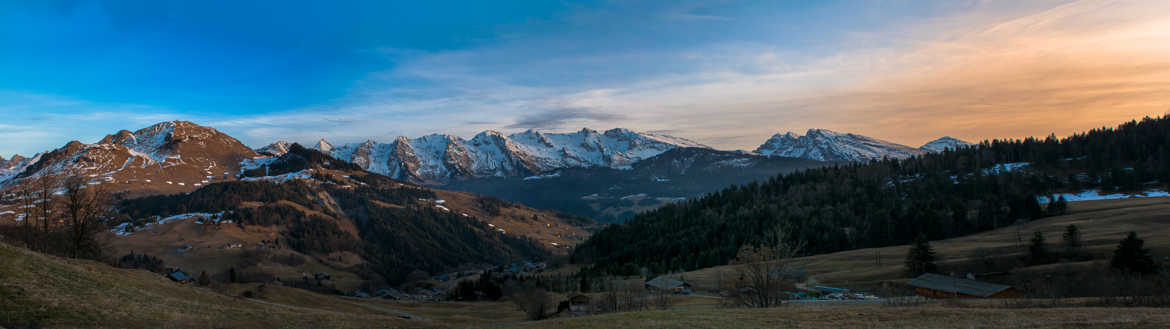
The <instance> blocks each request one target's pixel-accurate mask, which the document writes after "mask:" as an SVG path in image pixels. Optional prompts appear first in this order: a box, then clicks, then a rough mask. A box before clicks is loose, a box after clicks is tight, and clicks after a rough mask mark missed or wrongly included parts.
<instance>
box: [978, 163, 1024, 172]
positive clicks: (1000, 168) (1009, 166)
mask: <svg viewBox="0 0 1170 329" xmlns="http://www.w3.org/2000/svg"><path fill="white" fill-rule="evenodd" d="M1028 165H1029V163H1027V162H1012V163H1001V164H997V165H994V166H992V167H991V168H987V169H983V174H984V175H999V174H1001V173H1005V172H1008V173H1010V172H1012V171H1015V170H1017V169H1020V168H1023V167H1027V166H1028Z"/></svg>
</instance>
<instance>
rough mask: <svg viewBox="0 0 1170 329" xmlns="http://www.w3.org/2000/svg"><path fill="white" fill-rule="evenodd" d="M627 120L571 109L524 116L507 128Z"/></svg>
mask: <svg viewBox="0 0 1170 329" xmlns="http://www.w3.org/2000/svg"><path fill="white" fill-rule="evenodd" d="M622 119H625V116H623V115H618V114H613V113H606V112H600V111H596V110H593V109H589V108H580V107H570V108H558V109H552V110H547V111H543V112H538V113H531V114H527V115H524V116H522V117H520V118H519V119H517V120H516V122H515V123H512V124H511V125H509V126H507V128H513V129H551V128H560V127H562V126H564V125H565V123H567V122H569V121H572V120H590V121H614V120H622Z"/></svg>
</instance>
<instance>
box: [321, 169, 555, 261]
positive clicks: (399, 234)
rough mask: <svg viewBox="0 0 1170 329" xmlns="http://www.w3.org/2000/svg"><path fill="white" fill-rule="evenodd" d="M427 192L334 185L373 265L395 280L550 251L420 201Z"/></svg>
mask: <svg viewBox="0 0 1170 329" xmlns="http://www.w3.org/2000/svg"><path fill="white" fill-rule="evenodd" d="M393 191H397V192H396V193H398V194H395V193H392V192H393ZM411 191H414V192H411ZM414 193H417V194H414ZM423 194H429V195H430V196H432V197H433V194H431V192H430V191H426V190H420V189H414V188H399V189H386V188H379V189H375V188H371V187H359V188H355V189H334V190H332V191H331V195H332V196H333V198H334V200H336V201H337V203H338V205H340V206H341V208H343V209H345V212H346V215H347V216H348V217H349V218H350V219H352V220H353V221H354V223H356V224H357V227H358V231H359V232H360V234H361V238H362V240H363V241H365V242H366V243H365V244H364V251H365V253H364V255H366V256H368V257H367V259H368V260H369V261H370V262H371V263H372V264H373V269H374V271H376V272H378V274H380V275H382V276H383V277H385V278H386V279H387V280H388V281H389V282H391V283H399V282H403V281H405V280H406V276H407V275H408V274H410V273H411V272H413V271H415V270H420V271H423V272H428V273H438V272H440V271H443V270H446V269H450V268H454V267H458V266H460V265H466V264H500V263H505V262H510V261H515V260H520V259H531V258H538V257H543V256H545V255H546V253H545V252H544V251H543V250H542V249H540V248H539V247H537V243H536V242H534V241H532V240H530V239H528V238H524V237H516V236H511V235H505V234H501V233H497V232H495V230H493V229H491V228H490V227H488V226H487V224H484V223H482V222H480V221H478V220H475V219H472V218H468V217H465V216H463V215H461V214H457V213H454V212H451V211H444V210H440V209H438V208H436V207H434V205H432V204H429V203H427V202H420V201H419V200H418V199H419V198H418V197H419V196H420V195H423Z"/></svg>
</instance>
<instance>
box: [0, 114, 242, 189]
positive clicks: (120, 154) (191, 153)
mask: <svg viewBox="0 0 1170 329" xmlns="http://www.w3.org/2000/svg"><path fill="white" fill-rule="evenodd" d="M257 156H259V154H257V153H256V152H255V151H253V150H252V149H250V148H248V147H247V146H245V145H244V144H243V143H240V141H238V140H236V139H235V138H232V137H231V136H228V135H227V134H224V133H221V132H219V131H218V130H215V129H212V128H208V127H203V126H200V125H197V124H194V123H191V122H186V121H171V122H162V123H158V124H155V125H152V126H150V127H146V128H143V129H140V130H138V131H135V132H130V131H128V130H122V131H119V132H117V133H114V134H111V135H108V136H106V137H105V138H103V139H102V140H101V141H98V142H97V143H93V144H85V143H82V142H79V141H72V142H69V143H68V144H66V145H65V146H63V147H61V148H58V149H56V150H53V151H50V152H46V153H44V154H41V155H39V156H37V157H35V158H34V159H29V160H27V161H26V163H27V164H25V165H24V166H23V168H20V170H19V172H17V173H15V174H13V175H11V176H7V178H6V179H5V178H4V177H3V176H0V187H12V186H17V185H20V184H22V183H24V182H27V181H29V180H31V179H35V178H40V177H52V178H58V179H59V178H64V177H66V176H78V177H85V178H87V179H89V184H91V185H103V184H107V185H112V186H114V187H113V189H114V190H115V191H119V192H121V191H134V192H145V193H174V192H182V191H191V190H194V189H196V188H198V187H199V186H203V185H206V184H209V183H211V182H215V181H222V180H230V179H234V177H235V175H236V174H237V173H238V171H239V168H240V162H241V161H243V160H245V159H250V158H253V157H257ZM34 160H35V161H34ZM10 162H11V160H10ZM13 168H15V167H13Z"/></svg>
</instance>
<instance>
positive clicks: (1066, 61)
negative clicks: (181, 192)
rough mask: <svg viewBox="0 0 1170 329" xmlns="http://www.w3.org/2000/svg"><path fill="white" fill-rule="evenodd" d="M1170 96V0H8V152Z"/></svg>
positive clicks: (1050, 119)
mask: <svg viewBox="0 0 1170 329" xmlns="http://www.w3.org/2000/svg"><path fill="white" fill-rule="evenodd" d="M1166 113H1170V1H1164V0H1155V1H1110V0H1080V1H1054V0H1030V1H1017V0H937V1H925V0H906V1H898V0H843V1H835V0H825V1H732V0H726V1H724V0H712V1H637V0H635V1H580V2H579V1H503V2H487V1H368V2H362V1H352V2H348V1H347V2H344V3H342V4H333V3H329V4H325V3H323V2H316V1H314V2H309V1H271V2H267V1H254V2H246V3H244V2H240V3H237V2H235V1H108V2H105V1H54V0H48V1H14V0H0V156H4V157H10V156H11V155H12V154H17V153H19V154H24V155H30V154H33V153H37V152H42V151H46V150H50V149H53V148H57V147H60V146H61V145H64V144H65V143H67V142H69V141H71V140H80V141H83V142H90V143H92V142H96V141H98V140H100V139H101V138H102V137H103V136H105V135H106V134H111V133H114V132H116V131H118V130H121V129H128V130H136V129H139V128H143V127H145V126H148V125H150V124H153V123H157V122H161V121H170V120H188V121H193V122H196V123H199V124H202V125H207V126H211V127H214V128H217V129H219V130H221V131H223V132H225V133H228V134H230V135H232V136H234V137H236V138H238V139H240V140H241V141H243V142H245V143H246V144H248V145H250V146H253V147H260V146H263V145H266V144H268V143H270V142H273V141H276V140H289V141H295V142H301V143H312V142H315V141H317V140H318V139H321V138H326V139H328V140H329V141H331V142H333V143H335V144H338V143H351V142H361V141H365V140H368V139H372V140H377V141H390V140H392V139H393V138H394V137H396V136H399V135H404V136H408V137H417V136H421V135H425V134H431V133H447V134H454V135H459V136H464V137H470V136H472V135H474V134H475V133H478V132H480V131H483V130H497V131H502V132H505V133H512V132H519V131H523V130H527V129H535V130H540V131H550V132H558V131H574V130H579V129H581V128H582V127H590V128H593V129H598V130H604V129H609V128H615V127H623V128H629V129H633V130H637V131H646V132H656V133H664V134H669V135H674V136H678V137H684V138H688V139H692V140H695V141H698V142H701V143H704V144H707V145H710V146H713V147H716V148H721V149H747V150H751V149H754V148H755V147H756V146H758V145H759V144H761V143H763V142H764V141H765V140H766V139H767V138H768V137H770V136H771V135H773V134H776V133H783V132H787V131H794V132H797V133H802V132H804V131H805V130H807V129H810V128H825V129H831V130H836V131H841V132H853V133H858V134H863V135H867V136H871V137H876V138H880V139H886V140H890V141H895V142H899V143H903V144H907V145H912V146H917V145H920V144H922V143H924V142H926V141H929V140H932V139H935V138H938V137H941V136H953V137H957V138H961V139H965V140H969V141H979V140H983V139H991V138H1019V137H1026V136H1046V135H1048V134H1052V133H1055V134H1057V135H1062V136H1063V135H1068V134H1071V133H1074V132H1077V131H1083V130H1087V129H1092V128H1096V127H1102V126H1112V125H1116V124H1118V123H1120V122H1124V121H1128V120H1133V119H1140V118H1141V117H1143V116H1157V115H1163V114H1166Z"/></svg>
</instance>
